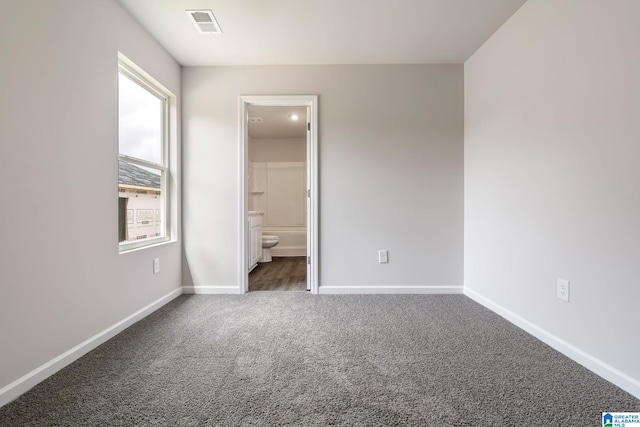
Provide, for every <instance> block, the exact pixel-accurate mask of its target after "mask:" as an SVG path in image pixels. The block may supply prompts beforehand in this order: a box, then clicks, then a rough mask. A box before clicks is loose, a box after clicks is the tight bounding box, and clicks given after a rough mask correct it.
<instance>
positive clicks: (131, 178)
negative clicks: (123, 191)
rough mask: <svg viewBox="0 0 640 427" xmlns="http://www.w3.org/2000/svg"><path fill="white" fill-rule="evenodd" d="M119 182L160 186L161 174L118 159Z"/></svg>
mask: <svg viewBox="0 0 640 427" xmlns="http://www.w3.org/2000/svg"><path fill="white" fill-rule="evenodd" d="M118 183H119V184H125V185H135V186H137V187H147V188H160V175H158V174H155V173H153V172H149V171H147V170H145V169H143V168H141V167H139V166H136V165H132V164H131V163H127V162H123V161H122V160H118Z"/></svg>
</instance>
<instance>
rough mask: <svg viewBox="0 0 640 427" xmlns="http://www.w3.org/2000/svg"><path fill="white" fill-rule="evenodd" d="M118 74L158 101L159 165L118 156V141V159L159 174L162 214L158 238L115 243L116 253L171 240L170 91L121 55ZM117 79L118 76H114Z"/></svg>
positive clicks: (122, 155) (121, 155)
mask: <svg viewBox="0 0 640 427" xmlns="http://www.w3.org/2000/svg"><path fill="white" fill-rule="evenodd" d="M118 74H123V75H125V76H126V77H127V78H129V79H131V80H132V81H133V82H135V83H137V84H138V85H140V87H142V88H143V89H145V90H146V91H148V92H149V93H151V94H152V95H154V96H156V97H158V98H159V99H160V100H161V101H162V119H163V129H162V163H161V164H159V163H154V162H150V161H147V160H143V159H138V158H136V157H131V156H127V155H124V154H120V141H118V160H122V161H124V162H127V163H130V164H133V165H137V166H142V167H148V168H151V169H155V170H158V171H160V172H161V175H160V176H161V178H160V194H161V196H162V198H163V203H162V207H163V210H164V212H163V215H162V216H161V223H160V229H161V230H162V232H163V235H162V236H157V237H151V238H148V239H141V240H136V241H129V242H118V248H119V252H120V253H123V252H128V251H131V250H134V249H140V248H146V247H149V246H154V245H157V244H160V243H164V242H168V241H170V240H171V239H172V236H171V227H170V224H171V216H170V215H171V195H170V194H169V185H168V183H169V182H170V174H171V172H170V169H169V160H170V144H169V122H170V116H169V104H170V99H171V97H172V96H173V95H172V94H171V92H169V91H168V90H167V89H165V88H164V87H163V86H162V85H160V84H159V83H158V82H157V81H155V80H154V79H153V78H152V77H151V76H149V75H148V74H147V73H145V72H144V71H142V70H141V69H140V68H139V67H137V66H136V65H135V64H134V63H133V62H131V61H130V60H129V59H127V58H126V57H125V56H124V55H122V54H120V55H119V56H118ZM118 78H119V76H118ZM119 115H120V112H119V107H118V117H119Z"/></svg>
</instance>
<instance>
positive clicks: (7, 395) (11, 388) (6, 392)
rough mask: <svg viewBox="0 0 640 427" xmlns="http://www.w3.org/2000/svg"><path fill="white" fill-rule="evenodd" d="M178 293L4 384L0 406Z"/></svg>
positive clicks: (165, 297)
mask: <svg viewBox="0 0 640 427" xmlns="http://www.w3.org/2000/svg"><path fill="white" fill-rule="evenodd" d="M180 295H182V289H176V290H174V291H171V292H170V293H168V294H167V295H165V296H163V297H162V298H160V299H158V300H156V301H154V302H152V303H151V304H149V305H147V306H146V307H144V308H142V309H140V310H138V311H136V312H135V313H133V314H132V315H131V316H129V317H126V318H125V319H123V320H121V321H119V322H118V323H116V324H114V325H112V326H110V327H108V328H107V329H105V330H104V331H102V332H100V333H98V334H96V335H94V336H93V337H91V338H89V339H87V340H86V341H83V342H82V343H80V344H78V345H77V346H75V347H73V348H72V349H70V350H68V351H66V352H64V353H62V354H61V355H60V356H58V357H56V358H54V359H52V360H50V361H48V362H47V363H45V364H44V365H42V366H40V367H38V368H36V369H34V370H33V371H31V372H29V373H28V374H26V375H24V376H22V377H20V378H18V379H17V380H15V381H14V382H12V383H10V384H8V385H6V386H5V387H3V388H2V389H0V406H3V405H6V404H7V403H9V402H11V401H12V400H14V399H16V398H18V397H19V396H20V395H21V394H23V393H25V392H26V391H28V390H29V389H30V388H32V387H33V386H35V385H36V384H38V383H39V382H41V381H44V380H45V379H47V378H48V377H50V376H51V375H53V374H55V373H56V372H58V371H59V370H60V369H62V368H64V367H65V366H67V365H69V364H71V363H72V362H74V361H76V360H78V359H79V358H81V357H82V356H84V355H85V354H87V353H88V352H90V351H91V350H93V349H94V348H96V347H98V346H99V345H100V344H102V343H104V342H106V341H107V340H109V339H111V338H113V337H114V336H116V335H117V334H119V333H120V332H122V331H123V330H125V329H126V328H128V327H129V326H131V325H133V324H134V323H136V322H137V321H139V320H141V319H143V318H145V317H146V316H148V315H149V314H151V313H153V312H154V311H156V310H157V309H159V308H160V307H162V306H163V305H165V304H167V303H168V302H170V301H171V300H173V299H175V298H177V297H179V296H180Z"/></svg>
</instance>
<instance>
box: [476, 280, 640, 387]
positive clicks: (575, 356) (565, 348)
mask: <svg viewBox="0 0 640 427" xmlns="http://www.w3.org/2000/svg"><path fill="white" fill-rule="evenodd" d="M464 294H465V295H466V296H468V297H469V298H471V299H472V300H474V301H476V302H477V303H479V304H481V305H483V306H485V307H486V308H488V309H489V310H491V311H493V312H494V313H496V314H499V315H500V316H502V317H504V318H505V319H507V320H508V321H509V322H511V323H513V324H514V325H516V326H517V327H519V328H520V329H523V330H525V331H526V332H528V333H530V334H531V335H533V336H534V337H536V338H538V339H539V340H540V341H542V342H544V343H545V344H547V345H548V346H550V347H552V348H553V349H555V350H557V351H559V352H560V353H562V354H564V355H565V356H567V357H568V358H570V359H572V360H574V361H575V362H577V363H579V364H581V365H582V366H584V367H585V368H587V369H588V370H590V371H592V372H593V373H595V374H596V375H599V376H601V377H602V378H604V379H605V380H607V381H609V382H611V383H613V384H615V385H616V386H618V387H620V388H621V389H623V390H624V391H626V392H627V393H629V394H632V395H633V396H635V397H637V398H638V399H640V381H638V380H637V379H635V378H632V377H630V376H629V375H627V374H625V373H624V372H621V371H619V370H617V369H616V368H614V367H613V366H611V365H609V364H607V363H605V362H603V361H602V360H600V359H598V358H596V357H593V356H592V355H590V354H588V353H587V352H585V351H583V350H581V349H579V348H577V347H575V346H573V345H571V344H569V343H568V342H566V341H564V340H562V339H560V338H558V337H556V336H555V335H553V334H551V333H550V332H548V331H546V330H544V329H542V328H540V327H539V326H537V325H535V324H534V323H531V322H530V321H528V320H526V319H525V318H523V317H520V316H518V315H517V314H515V313H513V312H512V311H509V310H507V309H506V308H504V307H502V306H501V305H498V304H496V303H494V302H493V301H491V300H489V299H487V298H485V297H483V296H482V295H480V294H478V293H477V292H475V291H473V290H471V289H469V288H464Z"/></svg>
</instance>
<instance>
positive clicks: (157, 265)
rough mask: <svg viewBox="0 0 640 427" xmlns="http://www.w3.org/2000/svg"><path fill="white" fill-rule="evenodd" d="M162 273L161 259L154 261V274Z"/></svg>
mask: <svg viewBox="0 0 640 427" xmlns="http://www.w3.org/2000/svg"><path fill="white" fill-rule="evenodd" d="M158 273H160V258H154V259H153V274H158Z"/></svg>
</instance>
